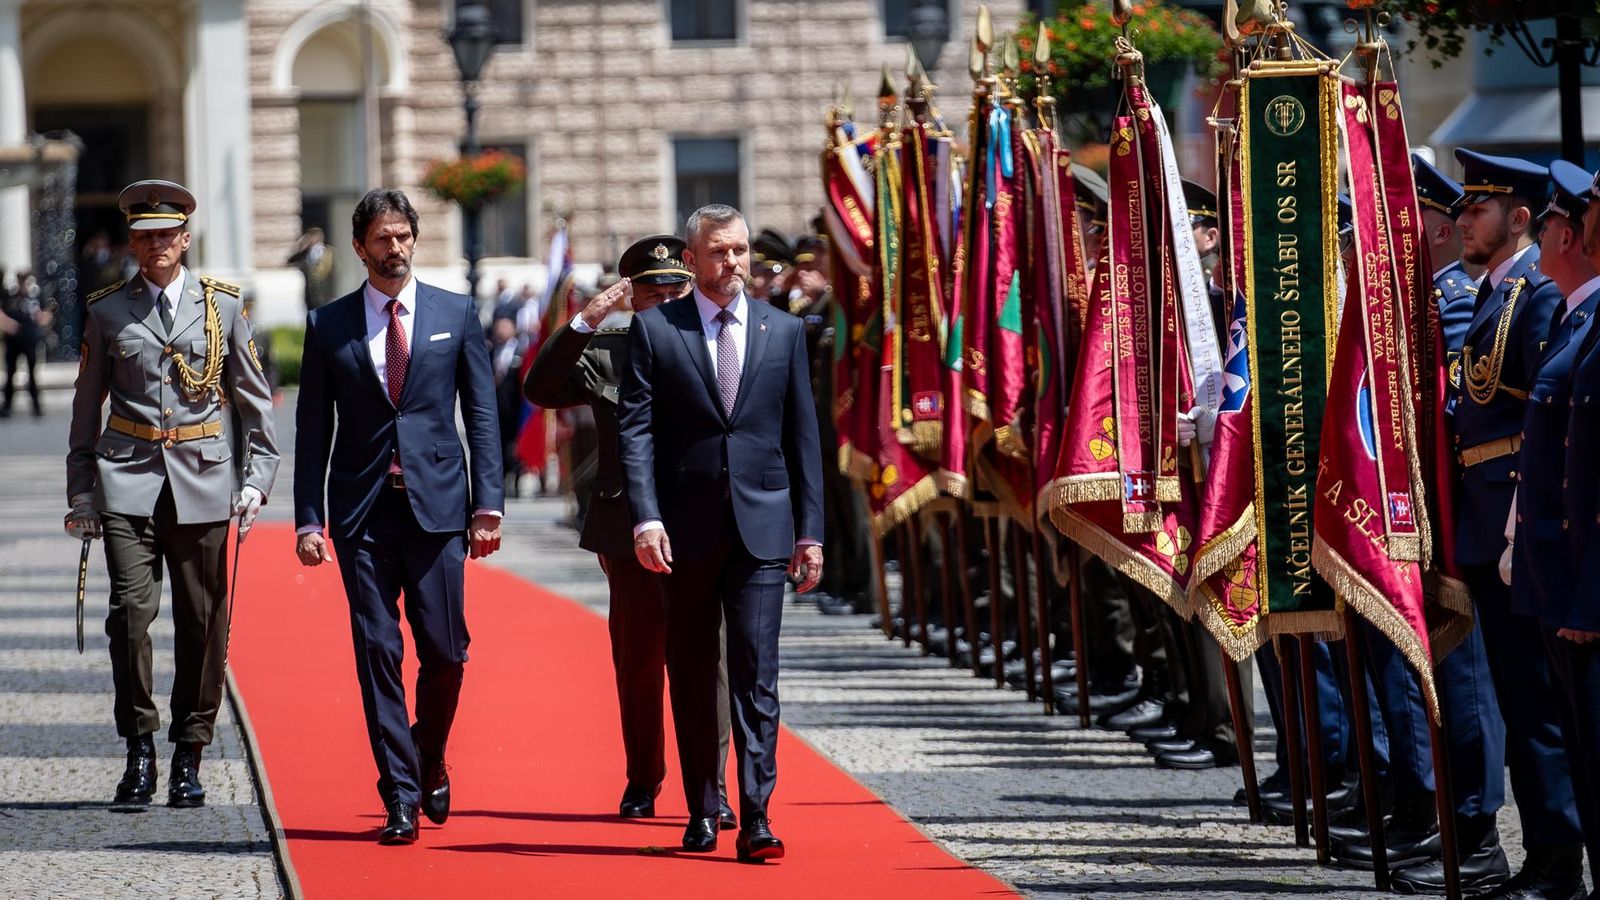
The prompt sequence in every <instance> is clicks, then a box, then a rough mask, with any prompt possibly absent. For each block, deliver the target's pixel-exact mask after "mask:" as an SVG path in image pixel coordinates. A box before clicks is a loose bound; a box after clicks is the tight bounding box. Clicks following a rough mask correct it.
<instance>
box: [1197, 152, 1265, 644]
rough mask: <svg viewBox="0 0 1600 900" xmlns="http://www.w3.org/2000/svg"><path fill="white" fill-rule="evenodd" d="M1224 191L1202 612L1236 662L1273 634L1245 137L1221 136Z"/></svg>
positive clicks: (1200, 562)
mask: <svg viewBox="0 0 1600 900" xmlns="http://www.w3.org/2000/svg"><path fill="white" fill-rule="evenodd" d="M1217 156H1218V161H1217V197H1218V198H1219V201H1220V202H1219V209H1218V212H1219V213H1221V215H1222V221H1221V223H1220V224H1221V225H1222V226H1223V227H1222V235H1223V241H1224V245H1223V251H1222V253H1221V254H1220V258H1219V260H1218V263H1217V264H1218V265H1219V266H1223V267H1224V268H1223V276H1224V277H1223V290H1224V292H1225V295H1226V296H1227V298H1228V300H1227V302H1226V303H1225V304H1224V309H1225V313H1226V315H1227V317H1228V330H1227V345H1226V347H1225V348H1224V350H1223V380H1222V399H1221V405H1220V406H1219V407H1218V409H1217V424H1216V435H1215V437H1214V438H1213V440H1212V444H1211V459H1210V471H1209V473H1208V477H1207V480H1206V494H1205V499H1204V501H1203V502H1202V504H1201V508H1200V525H1199V529H1198V531H1199V537H1198V541H1197V543H1198V545H1199V549H1198V550H1197V551H1196V552H1195V558H1194V569H1195V571H1194V585H1195V588H1194V594H1195V602H1194V608H1195V614H1196V615H1197V616H1198V617H1199V619H1200V623H1201V624H1202V625H1204V626H1205V627H1206V629H1207V630H1208V631H1210V632H1211V636H1212V637H1214V638H1216V641H1217V643H1218V644H1219V645H1221V647H1222V649H1223V650H1225V651H1227V653H1228V656H1229V657H1231V658H1232V659H1234V660H1239V661H1242V660H1245V659H1248V658H1249V657H1250V655H1251V654H1253V653H1255V652H1256V649H1257V648H1258V647H1260V646H1261V644H1263V643H1264V642H1265V641H1266V639H1267V633H1266V619H1265V618H1264V617H1263V616H1262V612H1263V609H1262V607H1261V596H1260V592H1259V591H1258V590H1257V589H1256V579H1257V566H1256V544H1255V536H1256V527H1255V526H1256V520H1255V506H1254V500H1255V479H1256V473H1255V430H1254V420H1253V414H1252V405H1251V396H1250V347H1249V337H1248V329H1247V327H1246V317H1245V316H1246V304H1245V298H1244V291H1243V286H1244V279H1243V274H1244V200H1243V196H1242V195H1241V193H1240V185H1239V173H1240V159H1239V140H1238V133H1237V131H1236V130H1234V129H1232V128H1229V129H1226V130H1224V131H1223V132H1221V133H1219V135H1218V154H1217Z"/></svg>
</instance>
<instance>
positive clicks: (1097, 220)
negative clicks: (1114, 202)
mask: <svg viewBox="0 0 1600 900" xmlns="http://www.w3.org/2000/svg"><path fill="white" fill-rule="evenodd" d="M1072 180H1073V182H1074V184H1075V185H1076V187H1078V188H1079V189H1080V190H1078V191H1077V199H1076V201H1075V204H1076V205H1077V207H1078V208H1079V209H1081V210H1083V211H1084V212H1086V213H1089V214H1090V216H1091V217H1092V218H1093V220H1094V224H1096V225H1104V224H1106V212H1107V210H1108V209H1109V208H1110V204H1111V190H1110V189H1109V188H1108V187H1107V186H1106V180H1105V179H1104V178H1102V177H1100V173H1099V172H1096V171H1095V170H1093V169H1091V168H1089V167H1088V166H1085V165H1080V164H1078V163H1073V164H1072ZM1085 191H1087V192H1088V193H1087V194H1085Z"/></svg>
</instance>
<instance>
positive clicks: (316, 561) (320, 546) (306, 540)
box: [294, 531, 333, 566]
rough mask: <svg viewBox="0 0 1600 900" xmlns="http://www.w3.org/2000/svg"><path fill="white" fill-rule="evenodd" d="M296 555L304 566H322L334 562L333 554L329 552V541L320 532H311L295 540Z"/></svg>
mask: <svg viewBox="0 0 1600 900" xmlns="http://www.w3.org/2000/svg"><path fill="white" fill-rule="evenodd" d="M294 555H295V556H298V557H299V558H300V565H302V566H320V565H322V564H323V563H325V562H333V553H332V552H331V551H329V550H328V541H327V539H326V538H324V537H323V536H322V533H321V532H319V531H309V532H306V533H305V534H302V535H299V536H297V537H296V538H295V540H294Z"/></svg>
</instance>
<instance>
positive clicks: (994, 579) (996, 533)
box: [983, 515, 1006, 688]
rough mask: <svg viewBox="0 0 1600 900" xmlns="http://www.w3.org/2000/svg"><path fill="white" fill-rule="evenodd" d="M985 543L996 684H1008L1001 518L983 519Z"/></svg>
mask: <svg viewBox="0 0 1600 900" xmlns="http://www.w3.org/2000/svg"><path fill="white" fill-rule="evenodd" d="M983 545H984V547H985V548H986V549H987V550H988V551H989V643H990V645H991V646H992V647H993V649H994V666H993V667H992V668H991V670H990V674H992V675H994V686H995V687H999V688H1003V687H1005V686H1006V658H1005V653H1004V652H1003V651H1004V649H1005V648H1004V646H1003V644H1004V642H1005V624H1006V605H1005V604H1004V603H1003V602H1001V600H1000V519H999V518H998V517H997V516H992V515H991V516H986V517H985V518H984V521H983Z"/></svg>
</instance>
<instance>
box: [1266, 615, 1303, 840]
mask: <svg viewBox="0 0 1600 900" xmlns="http://www.w3.org/2000/svg"><path fill="white" fill-rule="evenodd" d="M1273 644H1274V650H1275V655H1276V656H1277V658H1278V675H1279V677H1280V678H1281V679H1282V680H1283V706H1282V711H1283V732H1284V735H1283V738H1284V745H1285V746H1286V747H1287V748H1288V751H1289V803H1290V806H1291V807H1292V808H1293V810H1294V815H1293V818H1294V844H1295V846H1296V847H1309V846H1311V837H1310V835H1309V833H1308V832H1307V829H1306V770H1305V749H1304V748H1303V747H1302V746H1301V744H1300V709H1301V703H1300V672H1299V659H1300V653H1299V648H1298V647H1292V645H1291V644H1290V642H1289V641H1285V640H1274V641H1273ZM1291 649H1293V650H1294V658H1293V659H1290V658H1288V653H1289V651H1290V650H1291Z"/></svg>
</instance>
